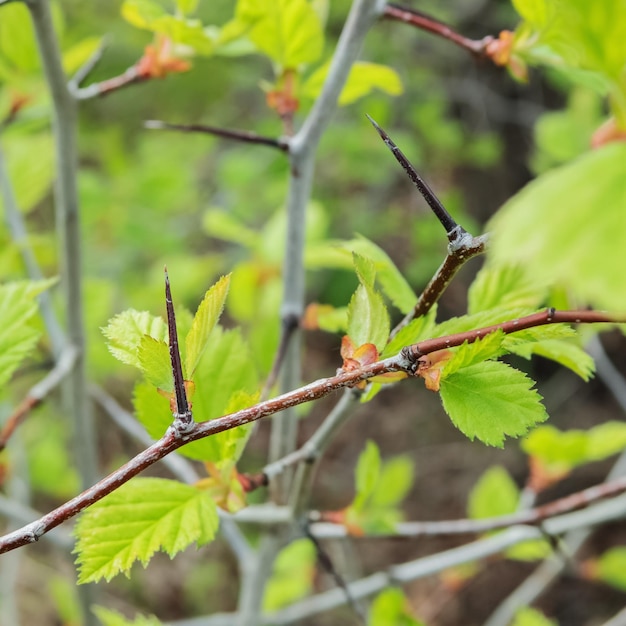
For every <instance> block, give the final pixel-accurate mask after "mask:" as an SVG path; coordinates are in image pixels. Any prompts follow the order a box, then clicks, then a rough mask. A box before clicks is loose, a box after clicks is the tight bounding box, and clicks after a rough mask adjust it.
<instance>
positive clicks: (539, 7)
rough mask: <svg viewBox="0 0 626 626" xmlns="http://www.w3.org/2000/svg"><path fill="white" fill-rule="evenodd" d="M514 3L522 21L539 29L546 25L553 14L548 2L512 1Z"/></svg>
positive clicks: (532, 0)
mask: <svg viewBox="0 0 626 626" xmlns="http://www.w3.org/2000/svg"><path fill="white" fill-rule="evenodd" d="M512 3H513V7H514V8H515V10H516V11H517V13H518V14H519V16H520V17H521V18H522V19H524V20H525V21H527V22H529V23H530V24H533V25H534V26H536V27H538V28H541V27H543V26H544V25H545V24H546V22H547V21H548V16H549V15H550V13H551V11H550V10H549V4H550V3H549V2H546V0H512Z"/></svg>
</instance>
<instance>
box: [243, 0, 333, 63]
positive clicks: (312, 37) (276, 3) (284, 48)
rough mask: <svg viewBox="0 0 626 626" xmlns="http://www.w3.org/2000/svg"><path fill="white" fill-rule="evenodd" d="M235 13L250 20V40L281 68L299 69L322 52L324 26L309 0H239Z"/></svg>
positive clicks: (313, 60)
mask: <svg viewBox="0 0 626 626" xmlns="http://www.w3.org/2000/svg"><path fill="white" fill-rule="evenodd" d="M236 16H237V19H238V20H240V21H242V22H249V23H251V25H252V28H251V30H250V32H249V37H250V39H251V41H252V42H253V43H254V44H255V45H256V47H257V48H258V49H259V50H260V51H261V52H263V53H265V54H266V55H267V56H268V57H269V58H270V59H272V61H274V62H275V63H277V64H278V65H279V66H280V67H281V68H282V69H298V67H299V66H300V65H303V64H305V63H314V62H315V61H317V60H318V59H319V58H320V56H321V54H322V49H323V45H324V33H323V31H322V25H321V22H320V19H319V17H318V15H317V13H316V12H315V11H314V10H313V7H312V6H311V4H310V3H309V2H307V0H259V1H253V0H243V1H242V0H240V1H239V2H238V3H237V13H236Z"/></svg>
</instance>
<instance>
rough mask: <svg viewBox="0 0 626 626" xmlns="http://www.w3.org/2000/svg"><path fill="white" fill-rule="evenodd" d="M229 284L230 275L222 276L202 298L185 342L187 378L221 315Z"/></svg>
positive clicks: (189, 376) (200, 356)
mask: <svg viewBox="0 0 626 626" xmlns="http://www.w3.org/2000/svg"><path fill="white" fill-rule="evenodd" d="M229 284H230V275H228V276H222V278H220V279H219V280H218V281H217V282H216V283H215V284H214V285H213V286H212V287H211V288H210V289H209V290H208V291H207V292H206V295H205V296H204V298H203V300H202V302H201V303H200V306H199V307H198V310H197V312H196V315H195V317H194V318H193V324H192V325H191V330H190V331H189V334H188V335H187V338H186V340H185V346H186V349H187V356H186V358H185V364H186V368H185V372H186V376H187V377H188V378H192V377H193V373H194V371H195V369H196V367H197V365H198V363H199V362H200V359H201V358H202V355H203V354H204V351H205V350H206V347H207V343H208V341H209V335H210V334H211V331H212V330H213V328H215V324H217V320H218V319H219V317H220V315H221V314H222V310H223V308H224V302H225V301H226V296H227V295H228V286H229Z"/></svg>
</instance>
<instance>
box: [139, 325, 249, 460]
mask: <svg viewBox="0 0 626 626" xmlns="http://www.w3.org/2000/svg"><path fill="white" fill-rule="evenodd" d="M251 359H252V357H251V355H250V351H249V349H248V347H247V346H246V344H245V342H244V341H243V338H242V337H241V333H240V331H239V330H229V331H224V330H222V329H221V328H220V327H219V326H217V327H216V328H214V329H213V332H212V333H211V335H210V337H209V340H208V344H207V350H206V353H205V356H204V358H203V359H202V360H201V362H200V365H199V366H198V368H197V370H196V375H195V377H194V382H195V393H194V396H193V412H194V416H195V417H196V419H197V420H198V421H205V420H209V419H213V418H216V417H221V416H222V415H225V414H227V413H230V412H233V411H236V410H239V409H241V408H244V407H245V406H250V404H253V403H254V401H255V396H254V395H253V394H254V393H255V392H256V387H257V376H256V372H255V371H254V368H253V367H252V366H251ZM133 404H134V407H135V412H136V414H137V419H139V421H140V422H141V423H142V424H143V425H144V426H145V428H146V430H147V431H148V433H149V434H150V436H151V437H153V438H154V439H158V438H159V437H162V436H163V433H164V432H165V431H166V430H167V428H168V427H169V425H170V424H171V422H172V412H171V410H170V406H169V401H168V400H167V398H164V397H163V396H161V395H160V394H159V393H157V391H156V390H155V389H154V387H152V385H149V384H146V383H144V382H140V383H138V384H137V385H136V386H135V392H134V397H133ZM247 432H248V430H247V428H246V427H240V428H237V429H234V430H228V431H224V432H223V433H218V434H216V435H214V436H212V437H206V438H204V439H200V440H199V441H194V442H192V443H190V444H187V445H186V446H183V447H182V448H181V449H180V453H181V454H184V455H185V456H187V457H189V458H192V459H197V460H201V461H211V462H213V463H216V464H221V463H227V462H230V461H232V459H233V456H235V455H236V453H237V450H238V449H237V442H239V441H240V439H245V438H246V437H247Z"/></svg>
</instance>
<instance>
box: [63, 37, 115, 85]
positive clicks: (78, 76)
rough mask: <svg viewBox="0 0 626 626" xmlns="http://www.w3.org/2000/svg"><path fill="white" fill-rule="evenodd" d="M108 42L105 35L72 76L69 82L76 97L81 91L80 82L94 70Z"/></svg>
mask: <svg viewBox="0 0 626 626" xmlns="http://www.w3.org/2000/svg"><path fill="white" fill-rule="evenodd" d="M108 43H109V42H108V39H107V37H106V36H105V37H103V38H102V39H101V41H100V44H99V45H98V47H97V48H96V50H95V51H94V52H93V54H92V55H91V56H90V57H89V58H88V59H87V60H86V61H85V62H84V63H83V64H82V66H81V67H79V68H78V70H77V71H76V73H75V74H74V76H72V79H71V80H70V81H69V82H68V85H67V86H68V89H69V90H70V92H71V93H72V94H73V95H74V96H75V97H76V96H77V95H78V93H79V91H80V84H81V83H82V82H83V81H84V80H85V79H86V78H87V76H89V74H91V72H93V70H94V69H95V68H96V65H98V63H100V61H101V60H102V55H103V54H104V51H105V50H106V47H107V45H108Z"/></svg>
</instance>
